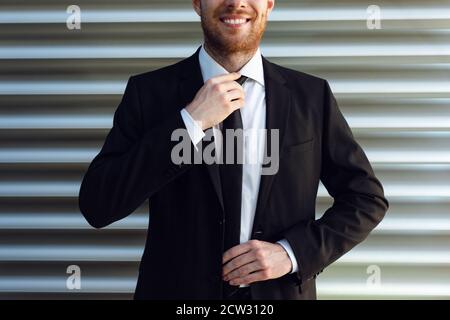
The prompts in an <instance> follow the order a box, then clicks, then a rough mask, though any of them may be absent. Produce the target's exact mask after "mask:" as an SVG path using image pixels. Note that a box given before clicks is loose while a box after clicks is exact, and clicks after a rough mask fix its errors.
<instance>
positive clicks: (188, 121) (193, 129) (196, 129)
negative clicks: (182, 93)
mask: <svg viewBox="0 0 450 320" xmlns="http://www.w3.org/2000/svg"><path fill="white" fill-rule="evenodd" d="M180 113H181V117H182V118H183V122H184V125H185V126H186V129H187V131H188V134H189V137H190V138H191V141H192V143H193V144H194V147H195V150H196V151H198V148H197V144H198V143H199V142H200V141H201V140H202V139H203V137H204V136H205V132H203V130H202V127H200V125H199V124H198V123H197V122H196V121H195V120H194V119H193V118H192V117H191V115H190V114H189V112H187V111H186V109H185V108H183V109H181V111H180Z"/></svg>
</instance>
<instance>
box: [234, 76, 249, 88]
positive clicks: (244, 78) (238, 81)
mask: <svg viewBox="0 0 450 320" xmlns="http://www.w3.org/2000/svg"><path fill="white" fill-rule="evenodd" d="M247 79H248V77H246V76H241V77H240V78H239V79H237V80H236V82H237V83H239V84H240V85H241V86H242V84H243V83H244V82H245V81H246V80H247Z"/></svg>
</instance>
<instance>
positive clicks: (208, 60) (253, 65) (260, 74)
mask: <svg viewBox="0 0 450 320" xmlns="http://www.w3.org/2000/svg"><path fill="white" fill-rule="evenodd" d="M198 57H199V62H200V69H201V72H202V76H203V81H205V82H206V81H207V80H209V79H210V78H213V77H216V76H220V75H223V74H227V73H229V72H228V71H227V70H225V68H224V67H222V66H221V65H220V64H219V63H217V62H216V61H215V60H214V59H213V58H212V57H211V56H210V55H209V54H208V52H206V50H205V48H204V46H203V45H202V47H201V49H200V53H199V56H198ZM239 73H240V74H241V75H243V76H246V77H248V78H250V79H253V80H255V81H256V82H258V83H259V84H260V85H262V86H263V87H264V69H263V63H262V56H261V50H260V48H258V50H256V52H255V54H254V56H253V57H252V58H251V59H250V60H249V61H248V62H247V64H246V65H244V66H243V67H242V68H241V70H240V71H239Z"/></svg>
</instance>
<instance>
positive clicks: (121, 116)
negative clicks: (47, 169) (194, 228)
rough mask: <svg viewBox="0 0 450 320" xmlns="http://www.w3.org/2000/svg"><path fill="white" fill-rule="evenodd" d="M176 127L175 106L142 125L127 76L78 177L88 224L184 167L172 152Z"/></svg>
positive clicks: (123, 210)
mask: <svg viewBox="0 0 450 320" xmlns="http://www.w3.org/2000/svg"><path fill="white" fill-rule="evenodd" d="M178 128H184V129H185V127H184V124H183V120H182V118H181V115H180V112H179V110H177V111H176V112H174V113H173V114H171V115H170V116H167V117H165V119H162V120H161V122H159V123H158V124H157V125H156V126H154V127H152V128H149V129H148V130H144V128H143V118H142V112H141V105H140V99H139V92H138V88H137V85H136V80H135V79H134V77H131V78H130V79H129V81H128V83H127V86H126V89H125V93H124V95H123V97H122V101H121V102H120V104H119V106H118V107H117V109H116V111H115V113H114V119H113V127H112V129H111V130H110V132H109V133H108V135H107V137H106V140H105V142H104V145H103V147H102V149H101V151H100V153H99V154H98V155H97V156H96V157H95V158H94V159H93V160H92V162H91V164H90V165H89V168H88V170H87V172H86V173H85V175H84V177H83V180H82V182H81V186H80V190H79V197H78V204H79V208H80V211H81V212H82V214H83V215H84V217H85V218H86V220H87V221H88V222H89V224H91V225H92V226H93V227H95V228H101V227H104V226H107V225H109V224H111V223H113V222H115V221H117V220H120V219H122V218H124V217H126V216H128V215H129V214H131V213H132V212H133V211H134V210H135V209H136V208H138V207H139V206H140V205H141V204H142V203H143V202H144V201H145V200H146V199H147V198H149V197H151V196H152V195H153V194H154V193H155V192H157V191H158V190H159V189H160V188H162V187H163V186H164V185H165V184H167V183H168V182H170V181H171V180H172V179H174V178H175V177H176V176H177V175H179V174H180V173H181V172H183V171H184V170H185V169H186V167H187V166H188V165H184V164H179V165H177V164H174V163H173V162H172V161H171V157H170V156H171V150H172V147H173V146H174V144H176V143H178V141H176V142H175V141H171V135H172V132H173V131H174V130H175V129H178Z"/></svg>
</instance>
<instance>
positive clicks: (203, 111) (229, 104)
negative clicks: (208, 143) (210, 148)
mask: <svg viewBox="0 0 450 320" xmlns="http://www.w3.org/2000/svg"><path fill="white" fill-rule="evenodd" d="M239 77H240V74H239V73H237V72H233V73H229V74H226V75H222V76H218V77H214V78H211V79H209V80H208V81H206V82H205V84H204V85H203V86H202V87H201V88H200V90H199V91H198V92H197V94H196V95H195V98H194V100H193V101H192V102H191V103H190V104H188V105H187V107H186V111H187V112H189V114H190V115H191V117H192V118H193V119H194V120H195V121H197V122H198V123H199V125H200V126H201V128H202V130H205V129H207V128H211V127H212V126H214V125H216V124H218V123H220V122H222V121H223V120H224V119H225V118H227V117H228V116H229V115H230V114H231V113H232V112H233V111H234V110H236V109H239V108H242V107H243V106H244V98H245V97H244V89H243V88H242V86H241V85H240V84H239V83H237V82H236V81H235V80H237V79H239ZM235 99H236V100H235ZM232 100H233V101H232Z"/></svg>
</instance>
